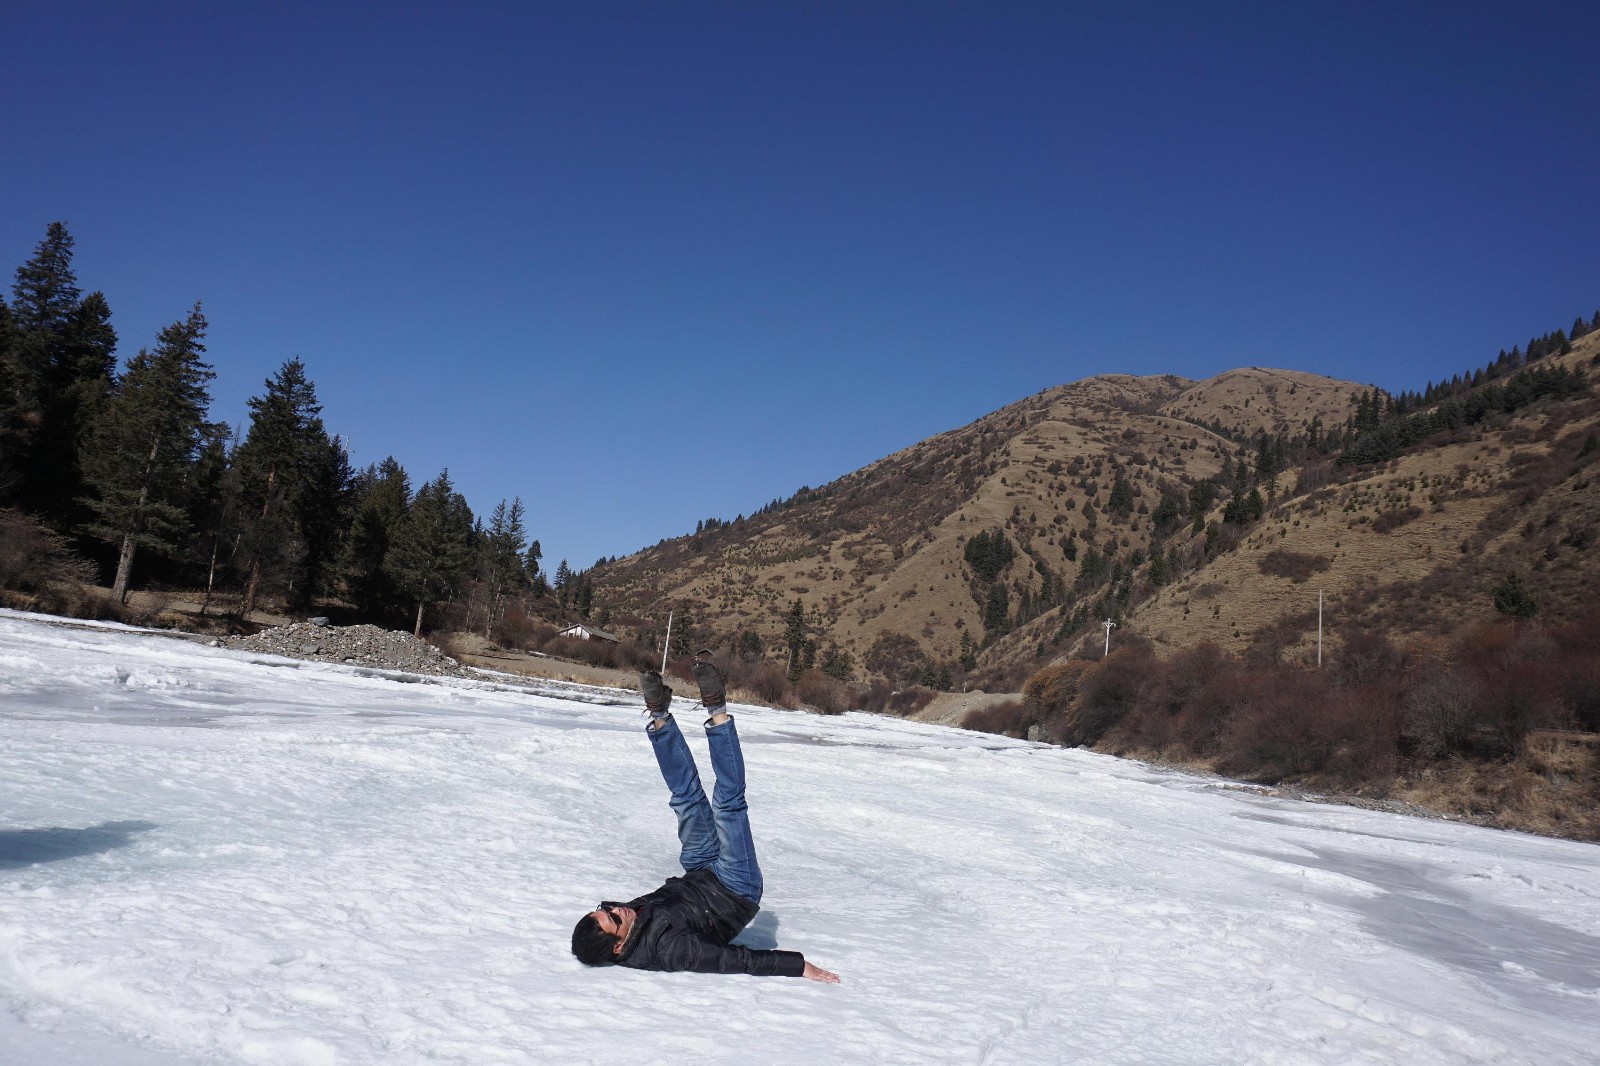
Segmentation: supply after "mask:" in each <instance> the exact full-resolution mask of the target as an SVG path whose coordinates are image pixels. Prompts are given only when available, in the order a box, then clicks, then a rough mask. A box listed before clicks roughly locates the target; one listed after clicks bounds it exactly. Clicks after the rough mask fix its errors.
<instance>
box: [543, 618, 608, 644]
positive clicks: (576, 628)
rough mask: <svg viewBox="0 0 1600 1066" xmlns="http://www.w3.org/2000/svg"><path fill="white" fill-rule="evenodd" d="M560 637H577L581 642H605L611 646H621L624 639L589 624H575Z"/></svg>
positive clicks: (563, 631) (564, 630)
mask: <svg viewBox="0 0 1600 1066" xmlns="http://www.w3.org/2000/svg"><path fill="white" fill-rule="evenodd" d="M557 635H558V636H563V637H577V638H578V639H579V640H603V641H606V642H608V643H611V644H621V643H622V638H620V637H617V636H614V635H613V634H610V633H607V632H606V631H605V630H603V629H598V628H596V627H595V626H592V625H590V624H589V623H588V622H574V623H572V624H571V625H570V626H568V627H567V628H565V629H563V630H562V631H561V632H560V633H559V634H557Z"/></svg>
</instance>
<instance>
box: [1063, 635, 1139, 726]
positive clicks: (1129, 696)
mask: <svg viewBox="0 0 1600 1066" xmlns="http://www.w3.org/2000/svg"><path fill="white" fill-rule="evenodd" d="M1154 658H1155V657H1154V656H1153V655H1152V654H1151V653H1150V649H1149V648H1148V647H1142V646H1138V645H1135V646H1133V647H1127V648H1119V649H1118V650H1116V651H1114V652H1112V653H1111V654H1110V655H1108V656H1106V657H1105V658H1104V659H1101V660H1100V661H1099V662H1098V663H1096V664H1095V665H1094V667H1093V669H1089V670H1085V671H1084V673H1083V677H1082V679H1081V680H1080V681H1079V683H1078V698H1077V700H1075V701H1074V702H1073V703H1072V705H1071V706H1070V707H1069V708H1068V709H1067V713H1066V714H1065V715H1064V717H1063V719H1062V723H1061V724H1062V730H1061V740H1062V743H1064V744H1067V745H1069V746H1073V747H1077V746H1080V745H1087V744H1094V743H1097V742H1098V741H1099V740H1100V738H1101V737H1103V736H1105V735H1106V733H1107V731H1109V730H1110V729H1111V727H1112V726H1114V725H1116V724H1117V723H1118V722H1120V721H1122V719H1123V716H1125V715H1126V714H1127V713H1128V712H1129V711H1130V710H1132V709H1133V707H1134V705H1135V704H1136V703H1137V702H1138V700H1139V698H1140V696H1141V695H1142V694H1143V692H1144V689H1145V686H1146V684H1147V683H1148V680H1149V677H1150V673H1151V667H1152V666H1153V661H1154Z"/></svg>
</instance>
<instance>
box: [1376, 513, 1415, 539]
mask: <svg viewBox="0 0 1600 1066" xmlns="http://www.w3.org/2000/svg"><path fill="white" fill-rule="evenodd" d="M1421 517H1422V508H1420V507H1396V508H1394V509H1392V510H1388V511H1384V512H1383V513H1382V514H1380V515H1378V516H1377V517H1376V518H1374V519H1373V520H1372V531H1373V532H1374V533H1392V532H1394V531H1395V530H1397V529H1399V528H1400V527H1401V526H1403V525H1405V524H1406V523H1407V522H1413V521H1415V520H1417V519H1418V518H1421Z"/></svg>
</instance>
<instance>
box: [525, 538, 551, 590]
mask: <svg viewBox="0 0 1600 1066" xmlns="http://www.w3.org/2000/svg"><path fill="white" fill-rule="evenodd" d="M543 558H544V549H543V548H541V547H540V546H539V542H538V541H534V542H533V543H532V544H529V545H528V553H527V554H526V555H524V556H523V557H522V570H523V573H524V574H526V575H527V581H528V586H529V587H530V588H532V589H533V594H534V595H535V596H543V595H544V594H545V593H546V592H548V591H549V588H550V586H549V582H547V581H546V580H545V577H544V571H542V570H540V569H539V560H540V559H543Z"/></svg>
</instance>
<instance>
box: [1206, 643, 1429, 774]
mask: <svg viewBox="0 0 1600 1066" xmlns="http://www.w3.org/2000/svg"><path fill="white" fill-rule="evenodd" d="M1260 682H1261V684H1260V688H1259V689H1258V691H1257V692H1256V694H1255V698H1254V699H1252V700H1251V701H1250V702H1249V704H1248V706H1246V707H1244V708H1243V709H1242V710H1241V711H1240V712H1239V713H1237V714H1235V715H1233V716H1232V717H1231V718H1230V719H1229V720H1228V722H1227V725H1226V727H1225V728H1224V729H1223V731H1222V733H1221V735H1220V736H1219V738H1218V744H1217V752H1218V753H1217V768H1218V769H1219V770H1221V771H1223V772H1224V773H1233V774H1238V775H1240V776H1242V777H1245V778H1248V779H1251V780H1257V781H1281V780H1284V779H1285V778H1301V779H1304V778H1309V777H1321V778H1324V779H1327V780H1329V781H1334V782H1338V783H1340V784H1344V785H1349V784H1353V783H1356V782H1360V781H1366V780H1371V779H1381V778H1387V777H1389V776H1391V775H1392V774H1393V773H1394V769H1395V763H1396V758H1397V752H1398V746H1397V730H1396V728H1395V716H1394V714H1393V713H1392V711H1391V710H1389V709H1387V708H1388V707H1392V704H1387V705H1386V703H1385V701H1382V700H1380V701H1377V702H1376V703H1373V702H1371V701H1370V696H1369V694H1367V693H1357V692H1350V691H1341V690H1333V689H1330V688H1329V687H1328V686H1327V684H1326V682H1325V681H1324V680H1323V679H1322V678H1319V677H1318V676H1317V675H1316V674H1315V673H1313V672H1312V671H1309V670H1303V669H1298V668H1295V667H1277V668H1275V669H1271V670H1267V671H1264V675H1263V676H1262V677H1261V678H1260Z"/></svg>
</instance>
